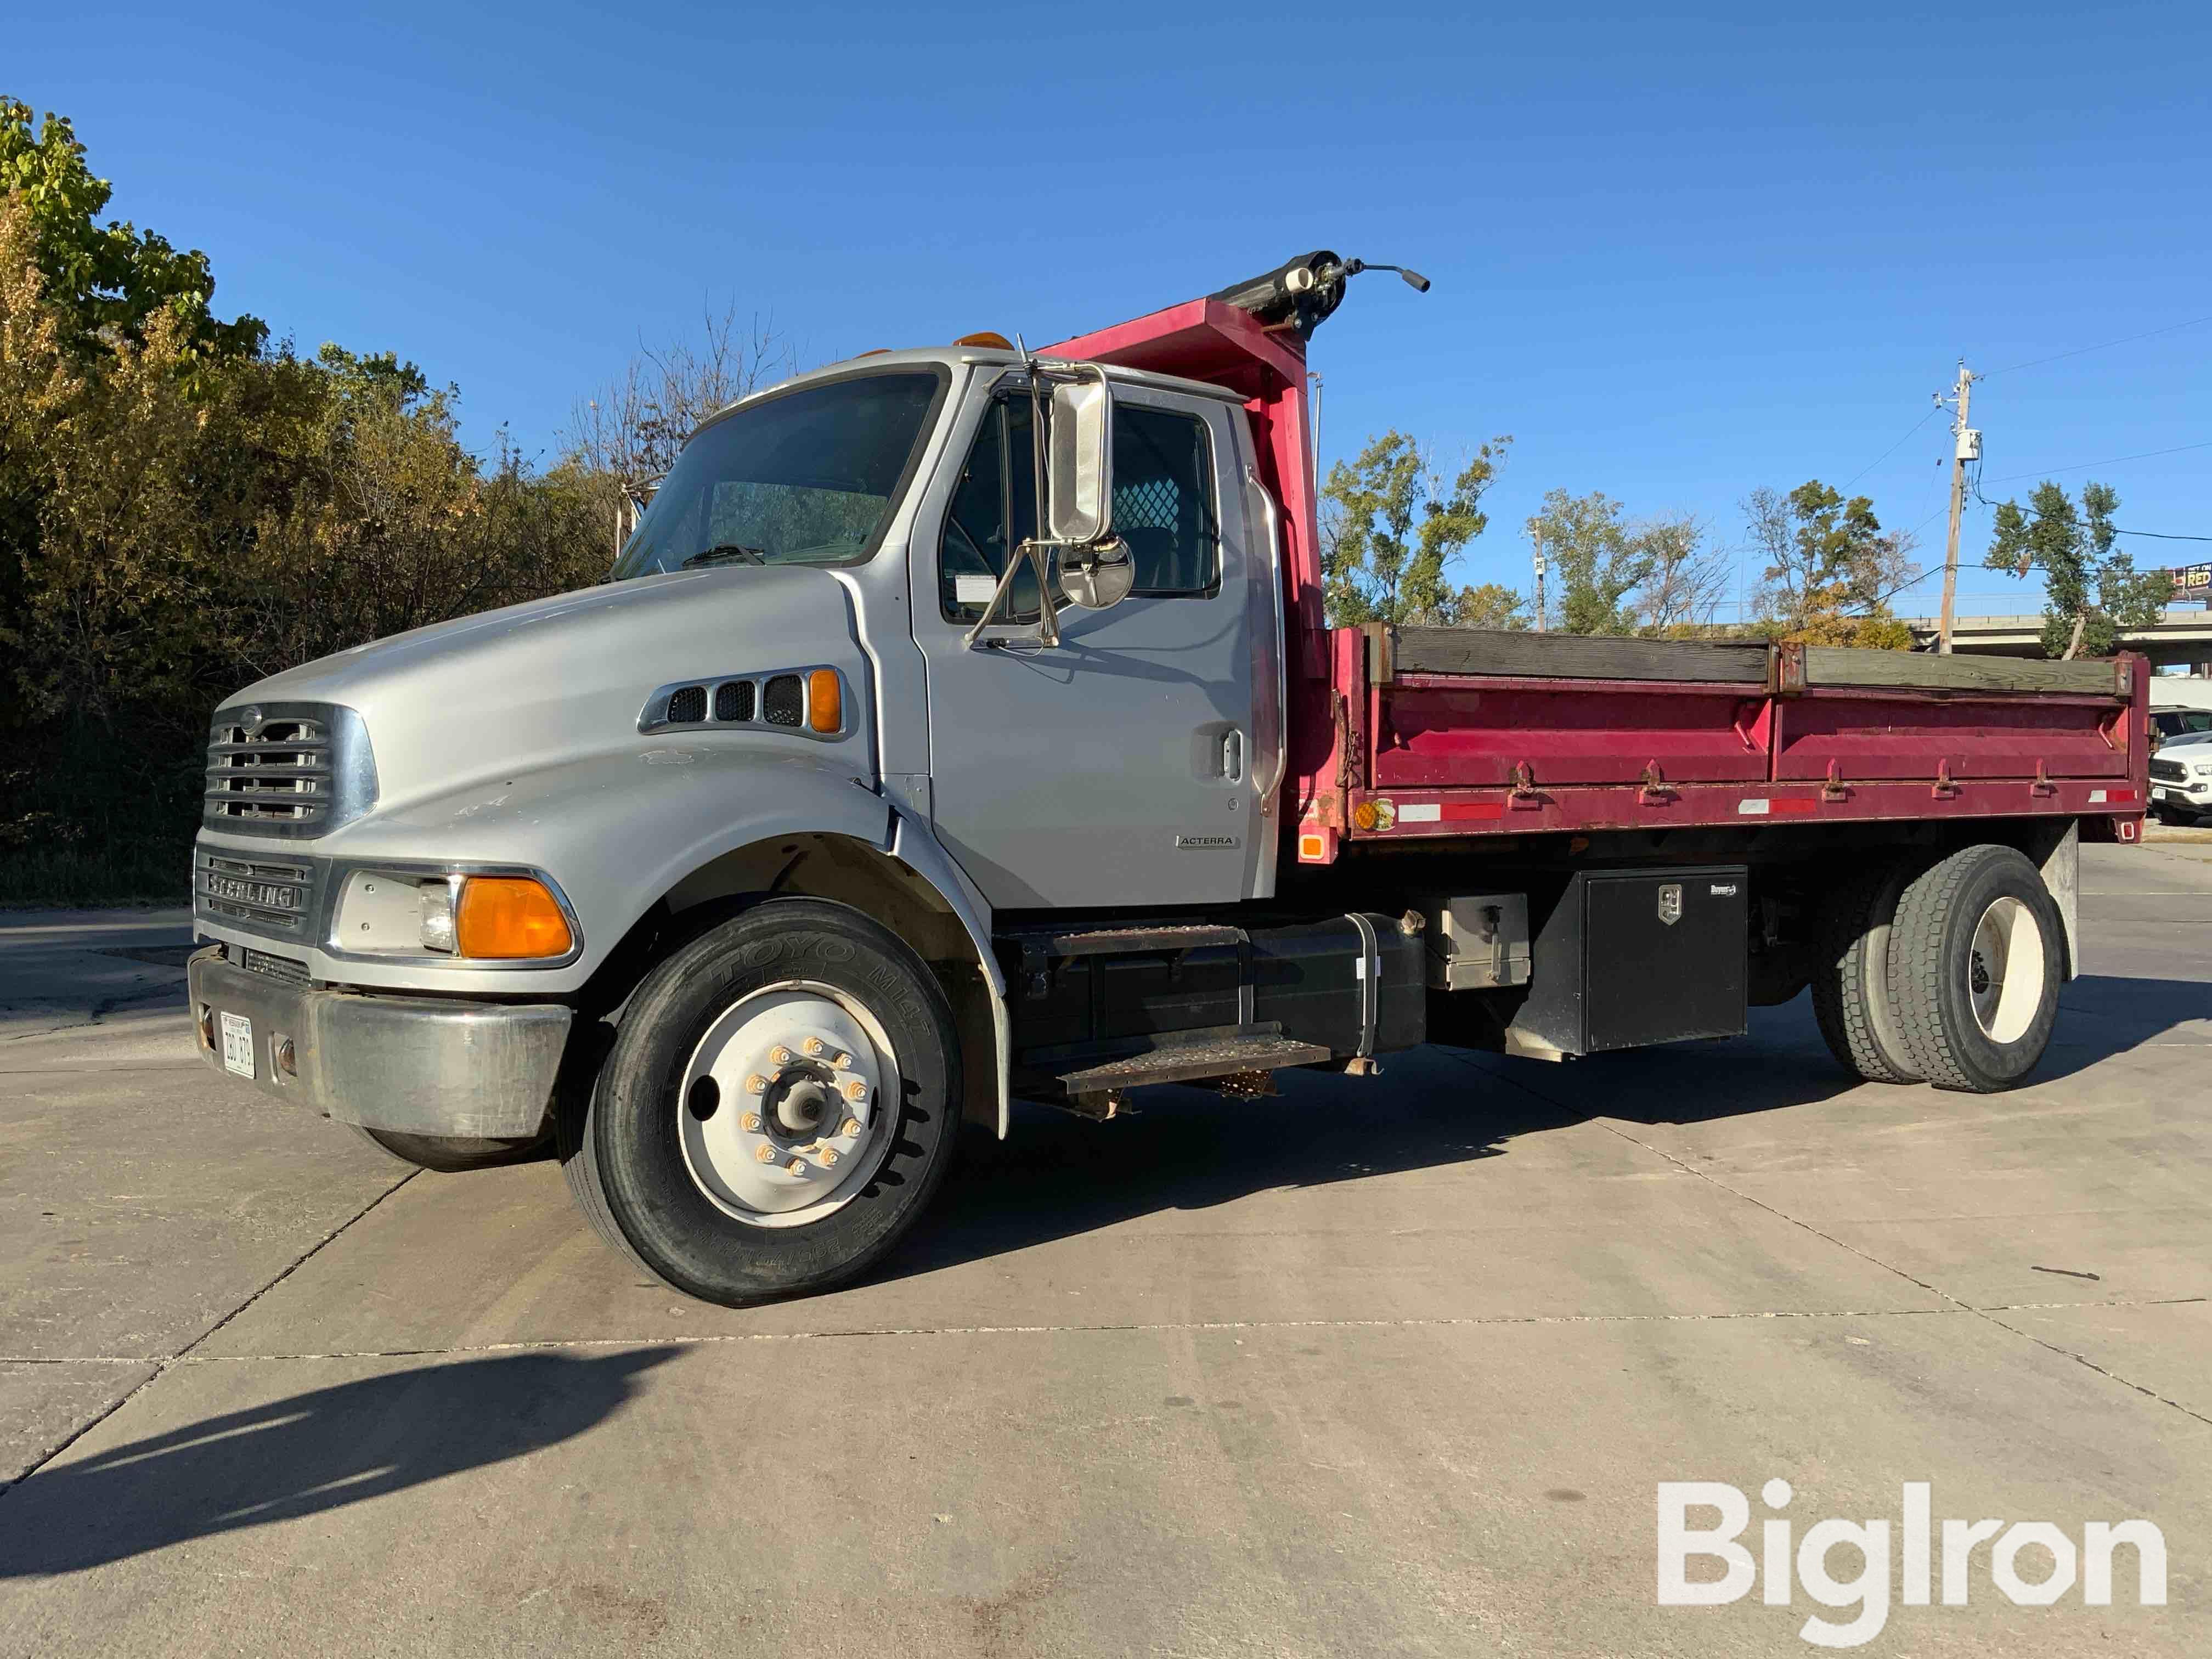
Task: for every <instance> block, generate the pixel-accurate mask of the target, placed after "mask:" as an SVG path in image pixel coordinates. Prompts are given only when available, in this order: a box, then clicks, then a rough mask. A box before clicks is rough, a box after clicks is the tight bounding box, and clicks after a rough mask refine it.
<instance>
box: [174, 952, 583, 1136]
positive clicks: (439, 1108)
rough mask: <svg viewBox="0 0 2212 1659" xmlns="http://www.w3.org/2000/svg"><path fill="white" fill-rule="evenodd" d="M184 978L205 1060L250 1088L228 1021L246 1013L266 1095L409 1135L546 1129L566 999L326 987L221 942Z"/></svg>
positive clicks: (564, 1032) (199, 956)
mask: <svg viewBox="0 0 2212 1659" xmlns="http://www.w3.org/2000/svg"><path fill="white" fill-rule="evenodd" d="M186 973H187V976H188V979H189V982H190V985H191V1012H192V1020H193V1024H194V1026H195V1029H196V1030H197V1038H196V1041H197V1043H198V1045H199V1050H200V1057H201V1058H202V1059H203V1060H206V1061H207V1063H208V1064H209V1065H210V1066H214V1067H215V1068H216V1070H217V1071H220V1072H224V1073H226V1075H230V1076H235V1077H237V1078H238V1079H239V1081H240V1082H246V1081H249V1079H247V1078H246V1075H245V1073H244V1072H243V1071H242V1070H239V1069H234V1068H228V1067H226V1066H225V1064H224V1046H225V1045H224V1041H223V1019H222V1016H223V1015H225V1014H230V1015H234V1016H240V1017H243V1018H246V1020H248V1021H250V1022H252V1043H251V1052H252V1072H253V1075H252V1079H250V1081H251V1082H252V1085H253V1086H254V1087H255V1088H257V1089H258V1090H260V1091H262V1092H263V1093H264V1094H266V1095H271V1096H274V1097H276V1098H277V1099H279V1100H285V1101H289V1102H291V1103H294V1104H295V1105H299V1106H305V1107H308V1108H310V1109H313V1110H314V1111H317V1112H319V1113H321V1114H322V1115H324V1116H325V1117H329V1118H335V1119H337V1121H339V1122H341V1123H358V1124H360V1125H361V1126H362V1127H363V1128H368V1129H384V1130H387V1131H390V1132H392V1133H399V1134H415V1135H449V1136H456V1137H465V1138H468V1139H529V1138H531V1137H533V1136H536V1135H538V1134H540V1133H544V1130H545V1128H546V1127H547V1120H548V1115H549V1114H550V1111H551V1109H552V1101H553V1081H554V1078H555V1076H556V1073H558V1072H559V1071H560V1068H561V1051H562V1048H563V1046H564V1045H565V1044H566V1043H567V1042H568V1025H569V1022H570V1021H571V1019H572V1018H574V1015H573V1013H572V1012H571V1011H570V1010H568V1008H565V1007H563V1006H561V1005H560V1004H558V1003H520V1004H516V1003H498V1002H464V1001H460V1000H456V999H453V998H447V997H407V996H385V995H374V996H371V995H366V994H362V993H360V992H356V991H340V990H317V989H313V988H312V987H307V986H304V985H292V984H288V983H287V982H286V981H283V980H279V979H273V978H271V977H270V976H269V975H265V974H257V973H250V972H248V971H247V970H246V969H243V968H238V967H234V966H233V965H231V964H230V963H228V962H226V961H225V960H224V959H223V954H222V946H220V945H211V946H210V947H209V948H208V949H206V950H204V951H199V952H197V953H196V954H195V955H194V956H193V957H191V960H190V961H189V962H188V963H186ZM210 1043H211V1044H212V1046H210ZM241 1046H243V1045H241Z"/></svg>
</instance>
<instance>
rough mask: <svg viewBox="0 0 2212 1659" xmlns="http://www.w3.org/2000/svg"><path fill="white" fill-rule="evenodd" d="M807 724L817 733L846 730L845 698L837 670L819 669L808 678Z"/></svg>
mask: <svg viewBox="0 0 2212 1659" xmlns="http://www.w3.org/2000/svg"><path fill="white" fill-rule="evenodd" d="M806 723H807V725H809V726H812V727H813V728H814V729H815V730H816V731H817V732H840V731H842V730H843V729H844V726H845V696H844V693H843V691H842V690H841V689H840V688H839V686H838V684H837V671H836V669H834V668H817V669H816V670H815V671H813V672H812V673H811V674H809V675H808V676H807V677H806Z"/></svg>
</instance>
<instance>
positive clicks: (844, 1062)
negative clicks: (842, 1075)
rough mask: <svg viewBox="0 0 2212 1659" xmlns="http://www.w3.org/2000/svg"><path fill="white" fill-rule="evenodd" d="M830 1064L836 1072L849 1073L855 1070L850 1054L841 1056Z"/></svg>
mask: <svg viewBox="0 0 2212 1659" xmlns="http://www.w3.org/2000/svg"><path fill="white" fill-rule="evenodd" d="M829 1064H830V1066H831V1067H832V1068H833V1069H835V1070H836V1071H840V1072H849V1071H851V1070H852V1069H853V1057H852V1055H850V1054H840V1055H838V1056H837V1058H836V1059H835V1060H831V1061H830V1062H829Z"/></svg>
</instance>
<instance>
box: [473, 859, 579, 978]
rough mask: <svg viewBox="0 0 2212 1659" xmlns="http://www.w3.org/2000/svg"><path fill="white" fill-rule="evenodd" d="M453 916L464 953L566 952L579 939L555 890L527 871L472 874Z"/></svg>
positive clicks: (521, 955)
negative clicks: (557, 900)
mask: <svg viewBox="0 0 2212 1659" xmlns="http://www.w3.org/2000/svg"><path fill="white" fill-rule="evenodd" d="M454 920H455V927H454V932H455V933H456V934H457V935H458V943H459V946H460V949H459V953H458V954H459V955H461V956H464V957H489V958H492V959H494V960H508V961H513V960H517V959H527V958H534V957H565V956H567V955H568V951H569V949H570V948H571V947H572V946H573V945H574V944H575V942H576V941H575V938H574V935H573V934H571V933H569V932H568V918H567V917H566V916H564V915H562V914H561V907H560V906H559V905H558V904H556V903H555V902H554V900H553V895H552V894H550V893H549V892H547V891H546V890H545V884H544V883H543V882H539V881H533V880H532V878H529V877H528V876H471V877H470V878H469V879H468V882H467V884H465V886H463V887H462V889H461V908H460V911H459V915H457V916H456V917H455V919H454Z"/></svg>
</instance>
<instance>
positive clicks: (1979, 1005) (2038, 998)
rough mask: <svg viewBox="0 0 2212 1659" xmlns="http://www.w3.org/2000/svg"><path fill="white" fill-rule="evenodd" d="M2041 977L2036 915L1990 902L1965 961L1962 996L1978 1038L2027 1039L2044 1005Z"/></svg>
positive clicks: (2007, 902) (2008, 901) (2014, 902)
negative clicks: (1972, 1017)
mask: <svg viewBox="0 0 2212 1659" xmlns="http://www.w3.org/2000/svg"><path fill="white" fill-rule="evenodd" d="M2043 974H2044V946H2043V929H2042V928H2041V927H2039V925H2038V924H2037V922H2036V920H2035V913H2034V912H2033V910H2031V909H2029V908H2027V905H2026V904H2024V903H2022V902H2021V901H2020V900H2018V899H2016V898H2013V897H2010V896H2006V897H2002V898H1996V899H1992V900H1991V901H1990V905H1989V908H1987V909H1985V910H1984V911H1983V912H1982V915H1981V919H1980V920H1979V921H1977V922H1976V923H1975V924H1974V939H1973V944H1972V948H1971V949H1970V950H1969V951H1968V953H1967V958H1966V997H1967V1000H1968V1002H1969V1003H1970V1004H1971V1005H1972V1007H1973V1011H1974V1021H1975V1023H1976V1024H1978V1025H1979V1026H1980V1027H1981V1028H1982V1035H1983V1036H1986V1037H1988V1038H1989V1039H1990V1042H2018V1041H2019V1040H2020V1039H2021V1037H2022V1036H2026V1035H2027V1030H2028V1028H2029V1027H2030V1026H2031V1025H2033V1024H2034V1023H2035V1016H2036V1012H2037V1010H2038V1008H2039V1006H2041V1004H2042V1001H2043Z"/></svg>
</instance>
